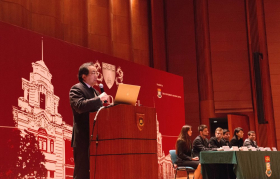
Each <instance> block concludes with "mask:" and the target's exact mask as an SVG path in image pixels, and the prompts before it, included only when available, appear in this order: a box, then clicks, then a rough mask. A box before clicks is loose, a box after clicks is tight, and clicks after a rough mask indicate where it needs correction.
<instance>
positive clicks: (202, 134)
mask: <svg viewBox="0 0 280 179" xmlns="http://www.w3.org/2000/svg"><path fill="white" fill-rule="evenodd" d="M198 132H199V136H197V137H196V138H195V139H194V141H193V153H194V156H195V157H199V153H200V152H201V151H207V150H211V148H209V143H208V139H207V138H206V137H207V136H208V134H209V132H208V128H207V126H206V125H204V124H201V125H200V126H198Z"/></svg>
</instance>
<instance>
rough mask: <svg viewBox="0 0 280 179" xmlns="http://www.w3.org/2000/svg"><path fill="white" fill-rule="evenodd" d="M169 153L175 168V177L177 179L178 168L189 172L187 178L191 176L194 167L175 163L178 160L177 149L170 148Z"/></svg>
mask: <svg viewBox="0 0 280 179" xmlns="http://www.w3.org/2000/svg"><path fill="white" fill-rule="evenodd" d="M169 153H170V157H171V161H172V165H173V169H174V170H175V179H176V175H177V171H178V170H185V171H186V172H187V179H189V178H190V177H189V174H190V172H194V171H195V169H194V168H192V167H189V166H177V165H176V164H175V162H176V160H177V155H176V150H169Z"/></svg>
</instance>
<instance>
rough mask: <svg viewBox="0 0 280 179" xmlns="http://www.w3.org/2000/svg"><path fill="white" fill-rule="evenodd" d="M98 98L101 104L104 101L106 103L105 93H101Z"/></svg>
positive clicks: (106, 96)
mask: <svg viewBox="0 0 280 179" xmlns="http://www.w3.org/2000/svg"><path fill="white" fill-rule="evenodd" d="M98 97H99V98H100V100H101V101H102V103H104V101H108V99H109V97H108V95H107V94H106V93H105V92H103V93H101V94H100V95H99V96H98Z"/></svg>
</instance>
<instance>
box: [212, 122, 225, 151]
mask: <svg viewBox="0 0 280 179" xmlns="http://www.w3.org/2000/svg"><path fill="white" fill-rule="evenodd" d="M222 137H223V129H222V128H220V127H218V128H217V129H216V130H215V137H211V138H210V140H209V147H210V148H212V150H217V148H220V147H222V146H224V145H225V142H224V140H222Z"/></svg>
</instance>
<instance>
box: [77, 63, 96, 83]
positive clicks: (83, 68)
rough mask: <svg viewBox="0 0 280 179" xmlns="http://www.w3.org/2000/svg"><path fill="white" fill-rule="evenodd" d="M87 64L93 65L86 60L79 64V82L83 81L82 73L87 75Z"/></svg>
mask: <svg viewBox="0 0 280 179" xmlns="http://www.w3.org/2000/svg"><path fill="white" fill-rule="evenodd" d="M89 66H93V63H92V62H87V63H84V64H82V65H81V66H80V68H79V73H78V79H79V81H80V82H83V81H84V80H83V75H88V73H89V71H88V67H89Z"/></svg>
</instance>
